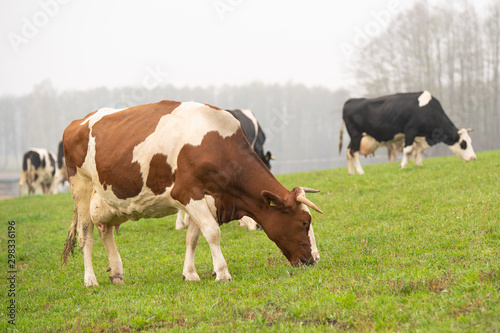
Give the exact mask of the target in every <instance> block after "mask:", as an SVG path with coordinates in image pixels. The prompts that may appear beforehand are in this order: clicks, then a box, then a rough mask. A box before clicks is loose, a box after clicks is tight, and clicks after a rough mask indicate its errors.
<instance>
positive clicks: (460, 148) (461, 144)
mask: <svg viewBox="0 0 500 333" xmlns="http://www.w3.org/2000/svg"><path fill="white" fill-rule="evenodd" d="M470 131H472V129H465V128H462V129H461V130H459V131H458V136H459V138H458V141H457V142H456V143H454V144H452V145H450V146H449V147H450V149H451V151H452V152H453V153H454V154H455V155H457V156H458V157H460V158H461V159H463V160H464V161H474V160H475V159H476V154H475V153H474V148H472V139H471V138H470V136H469V133H468V132H470Z"/></svg>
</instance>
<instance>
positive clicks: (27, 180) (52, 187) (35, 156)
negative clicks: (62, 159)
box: [19, 148, 59, 196]
mask: <svg viewBox="0 0 500 333" xmlns="http://www.w3.org/2000/svg"><path fill="white" fill-rule="evenodd" d="M58 175H59V173H58V172H57V166H56V156H55V155H54V153H52V152H50V151H48V150H47V149H43V148H31V149H30V150H28V151H27V152H26V153H25V154H24V156H23V169H22V170H21V177H20V179H19V196H21V195H22V191H23V188H24V186H25V185H27V186H28V194H29V195H33V194H35V191H36V189H37V188H38V187H41V189H42V193H43V194H49V193H57V181H58V179H59V177H58Z"/></svg>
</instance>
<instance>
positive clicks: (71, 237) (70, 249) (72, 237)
mask: <svg viewBox="0 0 500 333" xmlns="http://www.w3.org/2000/svg"><path fill="white" fill-rule="evenodd" d="M77 226H78V211H77V209H76V207H75V211H74V213H73V220H72V221H71V226H70V227H69V230H68V238H66V242H64V249H63V252H62V255H61V258H62V261H63V265H65V264H66V263H67V261H68V256H69V254H70V253H71V255H72V256H73V255H74V254H75V245H76V227H77Z"/></svg>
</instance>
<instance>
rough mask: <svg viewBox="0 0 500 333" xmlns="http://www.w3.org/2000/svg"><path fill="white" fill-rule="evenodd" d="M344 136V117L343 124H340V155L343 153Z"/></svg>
mask: <svg viewBox="0 0 500 333" xmlns="http://www.w3.org/2000/svg"><path fill="white" fill-rule="evenodd" d="M343 137H344V119H342V125H340V139H339V155H340V153H342V139H343Z"/></svg>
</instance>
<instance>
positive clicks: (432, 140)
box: [339, 91, 476, 175]
mask: <svg viewBox="0 0 500 333" xmlns="http://www.w3.org/2000/svg"><path fill="white" fill-rule="evenodd" d="M342 119H343V121H342V125H343V124H344V123H345V126H346V128H347V131H348V132H349V136H350V137H351V142H350V143H349V146H348V147H347V166H348V173H349V174H350V175H352V174H354V167H353V164H354V166H355V167H356V171H357V173H358V174H364V172H363V168H362V167H361V164H360V163H359V155H360V154H361V155H365V156H366V155H369V154H372V153H373V152H374V151H375V150H376V149H377V148H378V147H379V146H384V145H387V144H388V143H391V142H395V141H401V140H404V147H405V148H404V149H403V160H402V161H401V167H402V168H405V167H406V165H407V164H408V157H409V155H410V154H411V153H412V151H413V143H414V142H416V143H417V164H419V165H421V164H422V161H421V156H422V155H421V151H422V150H423V149H426V148H429V147H430V146H433V145H435V144H437V143H440V142H444V143H445V144H447V145H448V147H449V148H450V150H451V151H452V152H453V153H455V154H456V155H457V156H459V157H461V158H462V159H463V160H465V161H473V160H475V159H476V154H475V153H474V149H473V148H472V145H471V138H470V136H469V134H468V132H470V131H471V130H470V129H465V128H462V129H460V130H459V129H458V128H457V127H456V126H455V125H454V124H453V123H452V122H451V120H450V118H448V116H447V115H446V114H445V112H444V111H443V108H442V107H441V103H439V101H438V100H437V99H436V98H434V97H432V95H431V94H430V93H429V92H428V91H423V92H418V93H400V94H395V95H390V96H384V97H379V98H372V99H367V98H356V99H350V100H348V101H347V102H346V103H345V104H344V111H343V114H342ZM342 135H343V127H342V128H341V131H340V144H339V151H340V150H341V149H342Z"/></svg>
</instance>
